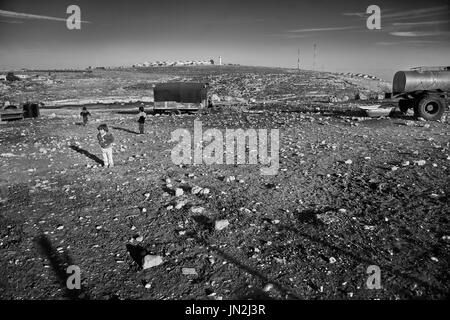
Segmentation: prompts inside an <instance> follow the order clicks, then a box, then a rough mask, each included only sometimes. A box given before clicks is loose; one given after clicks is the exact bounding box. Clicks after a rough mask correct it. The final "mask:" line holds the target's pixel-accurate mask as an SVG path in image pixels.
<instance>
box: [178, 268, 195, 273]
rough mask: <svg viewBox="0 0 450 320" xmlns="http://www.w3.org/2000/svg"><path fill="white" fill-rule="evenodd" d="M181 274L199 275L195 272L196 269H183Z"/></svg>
mask: <svg viewBox="0 0 450 320" xmlns="http://www.w3.org/2000/svg"><path fill="white" fill-rule="evenodd" d="M181 272H182V273H183V274H184V275H197V271H196V270H195V268H182V269H181Z"/></svg>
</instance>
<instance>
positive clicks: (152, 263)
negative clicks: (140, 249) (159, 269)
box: [142, 254, 163, 270]
mask: <svg viewBox="0 0 450 320" xmlns="http://www.w3.org/2000/svg"><path fill="white" fill-rule="evenodd" d="M162 263H163V259H162V257H161V256H154V255H151V254H148V255H146V256H145V257H144V259H143V263H142V268H143V269H144V270H145V269H149V268H153V267H156V266H159V265H160V264H162Z"/></svg>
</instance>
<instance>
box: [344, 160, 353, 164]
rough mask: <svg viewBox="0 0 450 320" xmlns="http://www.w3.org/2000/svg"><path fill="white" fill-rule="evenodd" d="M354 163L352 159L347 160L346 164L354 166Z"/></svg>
mask: <svg viewBox="0 0 450 320" xmlns="http://www.w3.org/2000/svg"><path fill="white" fill-rule="evenodd" d="M352 163H353V161H352V160H350V159H348V160H345V164H352Z"/></svg>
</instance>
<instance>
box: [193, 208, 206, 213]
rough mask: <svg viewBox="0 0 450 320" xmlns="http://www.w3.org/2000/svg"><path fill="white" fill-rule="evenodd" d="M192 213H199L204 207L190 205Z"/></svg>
mask: <svg viewBox="0 0 450 320" xmlns="http://www.w3.org/2000/svg"><path fill="white" fill-rule="evenodd" d="M191 211H192V213H196V214H200V213H203V212H204V211H205V208H203V207H192V208H191Z"/></svg>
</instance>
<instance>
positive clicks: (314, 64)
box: [313, 43, 317, 70]
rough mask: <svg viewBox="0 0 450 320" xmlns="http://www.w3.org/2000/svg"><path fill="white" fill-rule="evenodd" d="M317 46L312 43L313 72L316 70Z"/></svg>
mask: <svg viewBox="0 0 450 320" xmlns="http://www.w3.org/2000/svg"><path fill="white" fill-rule="evenodd" d="M316 56H317V45H316V44H315V43H314V53H313V70H316Z"/></svg>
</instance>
